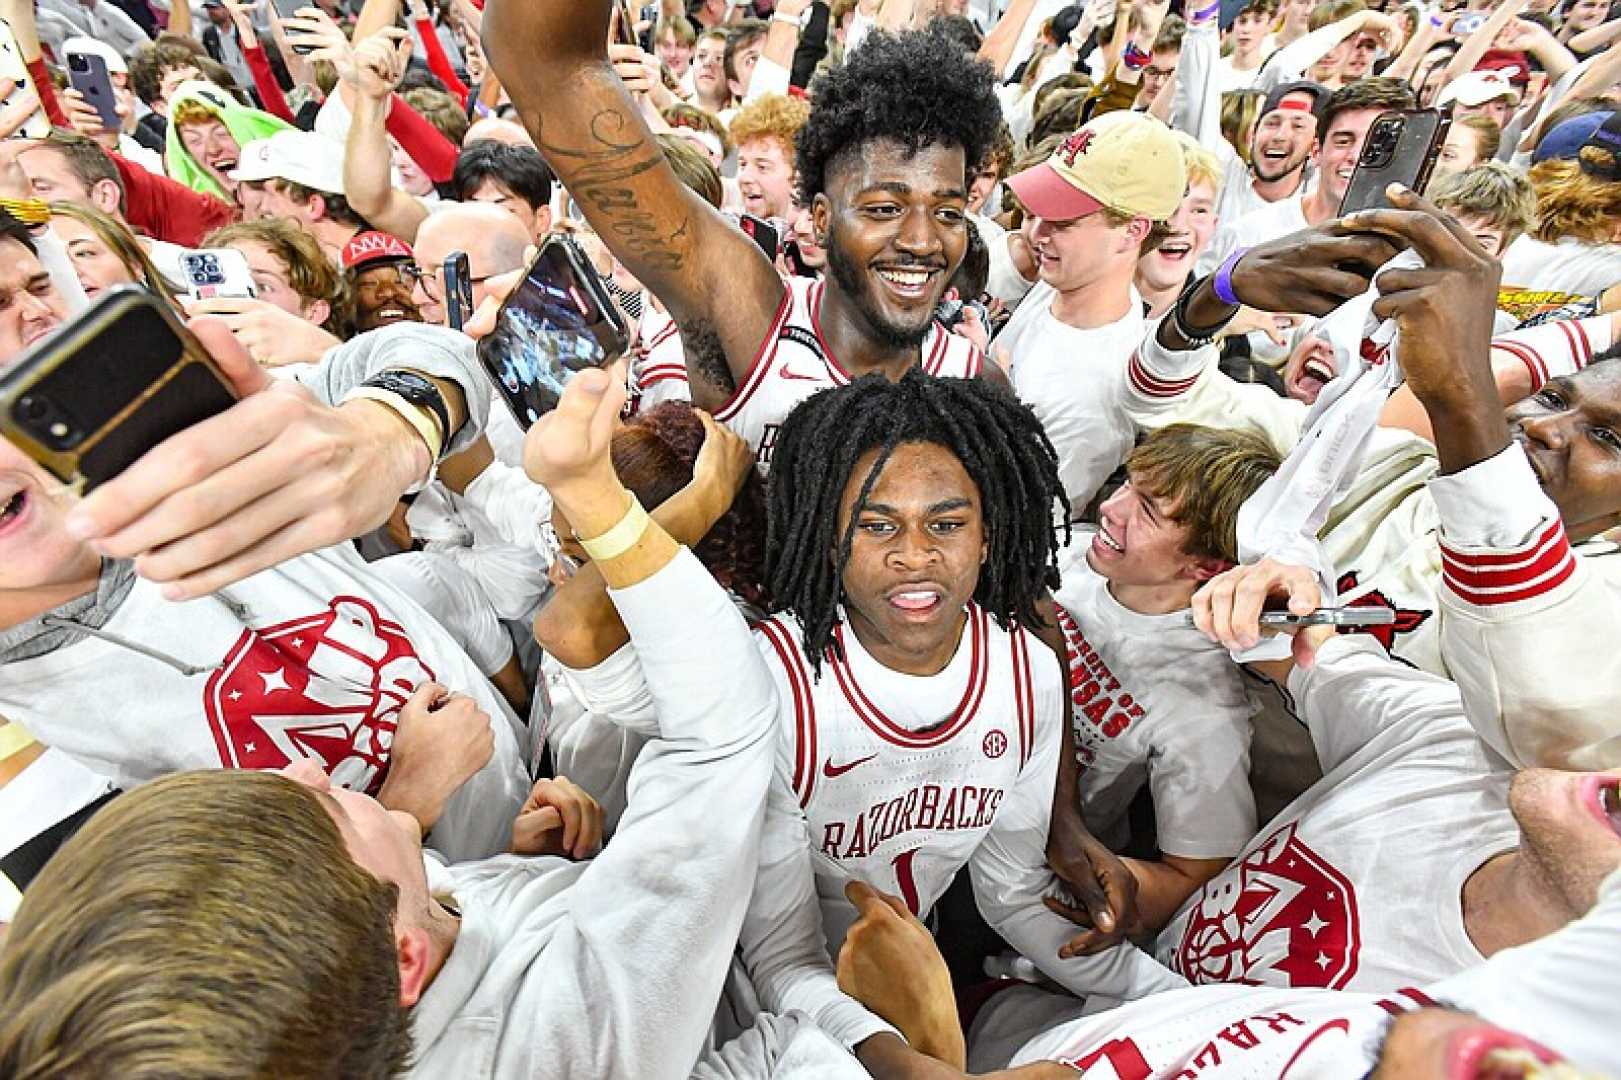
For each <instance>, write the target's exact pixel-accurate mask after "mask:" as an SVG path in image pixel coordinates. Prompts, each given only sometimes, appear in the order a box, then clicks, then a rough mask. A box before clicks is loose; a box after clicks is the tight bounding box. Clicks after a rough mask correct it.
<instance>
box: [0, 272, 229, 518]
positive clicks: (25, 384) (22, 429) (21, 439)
mask: <svg viewBox="0 0 1621 1080" xmlns="http://www.w3.org/2000/svg"><path fill="white" fill-rule="evenodd" d="M235 402H236V395H235V394H234V393H233V392H232V390H231V386H230V383H228V382H227V381H226V379H225V376H224V375H223V374H221V373H220V370H219V369H218V368H217V367H215V366H214V361H213V360H212V359H211V358H210V357H209V355H208V353H207V352H206V351H205V350H204V349H203V347H202V346H201V345H200V344H199V343H198V342H197V339H196V338H194V337H192V336H191V333H190V331H188V330H187V329H186V328H185V327H184V326H182V325H181V324H180V320H179V319H177V318H176V317H175V315H174V313H173V311H172V310H171V309H170V308H169V305H168V304H166V303H165V302H164V301H162V300H159V299H158V298H157V297H156V296H154V295H152V294H151V293H150V292H148V291H147V290H145V289H143V288H141V287H139V286H136V285H124V286H119V287H117V288H114V289H109V290H108V291H107V292H105V293H103V294H102V295H100V296H98V297H97V298H96V300H95V302H94V303H93V304H91V305H90V307H88V308H87V309H85V310H84V311H83V312H82V313H81V314H80V315H79V316H78V317H77V318H75V319H74V320H73V321H72V322H70V323H67V324H66V325H64V326H63V327H62V328H61V329H59V330H57V331H56V332H55V333H54V334H52V335H51V336H50V337H48V338H46V339H44V340H43V341H41V342H39V343H37V344H36V345H34V347H33V348H31V349H29V350H28V351H27V352H26V353H24V354H23V356H22V358H21V359H19V360H18V361H17V362H16V363H15V364H13V365H12V366H11V367H10V368H8V369H7V370H6V372H5V374H4V375H0V435H4V436H5V437H6V438H7V439H9V440H10V441H11V442H12V443H13V444H14V445H15V446H16V447H17V449H19V450H21V451H22V452H23V453H25V454H27V455H28V456H29V457H31V458H33V459H34V460H35V461H37V462H39V463H40V465H42V466H44V467H45V469H46V470H47V471H49V472H50V473H51V475H53V476H55V477H56V478H57V479H58V480H61V481H62V482H63V483H64V484H68V485H71V486H73V487H74V488H76V489H78V490H80V491H91V490H94V489H95V488H96V487H98V486H99V485H101V484H103V483H105V482H106V481H108V480H110V479H112V478H113V477H115V476H117V475H118V474H119V473H121V472H123V471H124V470H125V469H127V468H128V467H129V466H131V465H133V464H134V463H135V462H136V460H137V459H139V458H140V457H141V455H142V454H145V453H146V452H147V451H148V450H150V449H152V448H153V447H154V446H156V445H158V444H159V443H161V442H162V441H163V440H165V439H167V438H169V437H170V436H171V435H176V434H178V433H180V432H181V431H184V430H185V429H186V428H189V427H191V426H192V425H193V424H197V423H200V422H201V421H203V420H206V419H208V418H209V417H211V416H214V415H217V414H218V413H222V412H224V411H225V410H226V409H229V408H230V407H231V406H232V405H233V404H235Z"/></svg>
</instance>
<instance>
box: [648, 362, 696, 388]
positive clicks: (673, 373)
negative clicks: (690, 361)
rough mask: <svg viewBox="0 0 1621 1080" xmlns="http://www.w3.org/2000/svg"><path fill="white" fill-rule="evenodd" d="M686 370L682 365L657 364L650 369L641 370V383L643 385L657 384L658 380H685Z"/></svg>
mask: <svg viewBox="0 0 1621 1080" xmlns="http://www.w3.org/2000/svg"><path fill="white" fill-rule="evenodd" d="M686 377H687V369H686V366H685V365H684V364H657V365H655V366H653V367H650V368H643V369H642V375H641V381H642V382H643V383H650V382H658V381H659V380H660V379H685V378H686Z"/></svg>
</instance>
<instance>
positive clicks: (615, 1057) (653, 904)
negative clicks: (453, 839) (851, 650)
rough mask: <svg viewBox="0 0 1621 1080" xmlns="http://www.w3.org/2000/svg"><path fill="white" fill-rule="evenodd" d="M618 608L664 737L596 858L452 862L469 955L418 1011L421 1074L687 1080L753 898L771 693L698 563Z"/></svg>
mask: <svg viewBox="0 0 1621 1080" xmlns="http://www.w3.org/2000/svg"><path fill="white" fill-rule="evenodd" d="M612 596H613V600H614V604H615V606H616V607H618V609H619V613H620V615H621V616H622V617H623V618H624V620H625V625H626V626H627V627H628V628H629V629H630V632H631V635H632V637H633V638H634V639H635V640H636V641H637V642H638V644H639V645H640V647H641V649H640V658H641V662H642V669H643V671H644V672H645V674H646V678H647V683H648V686H649V688H650V691H651V693H652V695H653V698H654V700H655V702H656V705H657V715H658V717H659V725H658V726H659V737H658V738H656V739H654V740H652V741H651V742H649V743H648V745H647V746H646V748H645V749H644V750H643V753H642V755H641V757H640V758H639V759H638V761H637V764H636V769H635V772H634V775H633V776H632V777H631V784H630V805H629V808H628V809H627V811H626V813H625V816H624V818H623V820H622V821H621V822H620V826H619V832H618V833H617V834H616V835H615V837H614V840H613V843H611V844H610V845H608V847H607V848H606V849H604V851H603V853H602V854H601V855H598V856H597V857H596V858H595V859H593V860H591V861H590V862H588V863H569V862H565V861H563V860H560V859H524V858H519V857H516V856H502V857H498V858H495V859H490V860H487V861H485V862H482V863H478V864H473V865H469V866H463V867H452V868H451V869H450V870H449V871H448V874H449V878H450V881H451V883H452V885H453V889H454V894H455V898H456V901H457V903H458V904H459V906H460V908H461V912H462V928H461V933H460V935H459V936H458V937H457V941H456V947H455V949H454V951H452V953H451V954H450V958H449V959H448V961H447V962H446V963H445V966H444V967H443V968H442V969H441V970H440V972H439V974H438V976H437V977H436V978H435V980H434V982H433V984H432V985H431V986H430V987H429V988H428V992H427V993H426V994H425V995H423V998H422V1000H421V1001H420V1002H419V1003H418V1004H417V1006H416V1009H415V1011H414V1013H413V1017H412V1021H413V1025H414V1028H415V1034H416V1043H417V1047H418V1056H417V1060H416V1064H415V1066H414V1068H413V1070H412V1075H414V1076H421V1077H445V1078H455V1080H464V1078H474V1077H503V1078H504V1077H528V1076H556V1077H609V1076H613V1077H636V1078H637V1080H657V1078H659V1077H684V1076H687V1075H688V1074H689V1073H690V1072H691V1070H692V1068H693V1066H694V1063H695V1062H697V1060H698V1058H699V1056H700V1054H701V1053H703V1051H704V1047H705V1036H706V1034H707V1032H708V1030H709V1025H710V1021H711V1019H712V1017H713V1011H712V1004H713V1002H714V1001H715V1000H716V999H717V998H718V996H719V994H720V990H721V985H722V981H723V979H724V977H725V975H726V971H727V967H728V965H729V964H730V962H731V957H732V946H733V944H734V943H735V942H736V940H737V934H738V928H739V926H740V925H741V924H742V921H743V913H744V908H745V906H746V905H747V903H748V898H749V894H750V893H751V892H752V890H753V885H754V871H755V866H756V863H757V861H758V857H759V851H758V844H759V835H760V814H761V809H762V806H763V803H764V801H765V793H766V785H767V782H768V780H769V777H770V774H771V759H772V755H773V753H774V751H775V730H774V726H773V725H774V721H775V719H776V709H777V702H776V693H775V691H774V689H773V688H772V686H771V680H770V679H769V677H768V676H767V675H766V673H765V671H764V670H763V669H761V668H760V667H759V666H757V665H752V664H749V665H741V666H740V665H738V663H737V659H736V658H737V657H739V656H745V655H748V652H749V651H750V650H752V648H753V646H752V644H751V642H750V640H749V631H748V628H747V626H745V625H744V623H743V619H742V617H741V616H740V615H738V614H737V612H736V610H735V609H734V608H733V607H732V604H731V602H730V601H729V600H728V599H727V597H726V594H725V593H724V592H723V591H722V590H721V589H720V587H719V586H718V585H716V584H715V583H714V581H713V579H711V578H710V576H709V573H708V571H706V570H705V569H704V568H703V567H702V565H700V564H699V562H698V560H697V559H695V558H693V556H692V554H691V553H690V552H687V551H682V552H681V553H680V554H679V555H678V556H677V558H676V559H675V561H674V562H672V563H671V564H670V565H669V566H667V567H665V568H664V569H662V570H660V571H659V572H658V573H657V574H655V575H653V576H652V577H651V578H649V579H647V580H646V581H643V582H641V583H639V584H637V585H635V586H632V587H630V588H628V589H619V590H613V591H612Z"/></svg>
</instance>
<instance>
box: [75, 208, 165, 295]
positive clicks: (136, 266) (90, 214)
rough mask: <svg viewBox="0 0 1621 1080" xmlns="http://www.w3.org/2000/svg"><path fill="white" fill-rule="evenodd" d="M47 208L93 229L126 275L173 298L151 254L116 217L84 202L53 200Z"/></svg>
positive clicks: (160, 293) (159, 293)
mask: <svg viewBox="0 0 1621 1080" xmlns="http://www.w3.org/2000/svg"><path fill="white" fill-rule="evenodd" d="M50 210H51V216H52V217H67V218H72V219H73V220H74V221H77V222H79V223H80V224H81V225H84V226H85V227H86V228H88V229H89V230H90V231H91V232H93V233H95V234H96V236H97V237H98V238H99V239H100V240H101V242H102V243H103V244H106V245H107V249H108V250H109V251H111V252H112V253H113V254H114V255H116V256H118V261H119V262H121V263H123V264H124V269H125V270H128V271H129V274H130V276H131V277H133V278H134V279H135V280H137V281H139V282H140V283H141V284H142V285H145V286H146V287H147V288H148V289H151V290H152V291H153V292H154V293H157V294H158V295H159V296H161V297H163V298H164V299H166V300H173V299H175V297H176V296H178V295H179V290H177V289H176V288H175V287H174V286H173V285H171V284H170V283H169V279H168V278H166V277H164V276H163V275H162V274H160V273H158V268H157V267H156V266H154V265H152V259H151V257H150V256H148V255H147V253H146V250H145V249H144V248H142V247H141V242H140V241H139V240H137V239H135V234H134V233H132V232H130V231H129V228H128V227H127V226H125V225H124V224H123V223H122V222H120V221H118V220H117V219H116V218H111V217H108V216H107V215H106V214H103V213H102V212H101V211H100V210H97V209H96V208H95V207H93V206H86V205H85V204H84V203H72V202H54V203H51V205H50Z"/></svg>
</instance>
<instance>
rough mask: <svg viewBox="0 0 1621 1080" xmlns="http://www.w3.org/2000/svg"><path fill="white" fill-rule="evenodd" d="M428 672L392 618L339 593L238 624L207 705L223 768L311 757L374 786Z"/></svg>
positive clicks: (353, 785) (342, 778)
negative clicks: (266, 623) (275, 620)
mask: <svg viewBox="0 0 1621 1080" xmlns="http://www.w3.org/2000/svg"><path fill="white" fill-rule="evenodd" d="M433 677H434V675H433V672H432V671H431V670H430V669H429V668H428V667H427V665H425V664H424V663H423V662H422V661H421V660H419V659H418V658H417V655H416V650H415V648H414V647H413V646H412V645H411V641H410V639H409V638H407V637H406V636H405V631H404V630H403V629H401V627H400V626H399V625H398V624H397V623H392V622H388V621H387V620H385V619H383V618H382V617H381V616H380V615H379V614H378V612H377V609H376V608H375V607H373V606H372V605H371V604H370V603H368V602H367V601H365V600H360V599H357V598H356V597H353V596H339V597H336V598H334V599H333V601H332V606H331V607H330V608H328V609H327V610H326V611H323V612H320V613H319V614H316V615H311V616H309V617H308V618H303V619H295V620H293V621H291V622H285V623H282V624H281V625H279V626H272V627H269V628H267V629H263V630H247V631H244V632H243V634H242V636H241V638H239V639H238V640H237V642H236V644H235V646H233V647H232V649H231V651H230V652H229V653H228V654H226V657H225V660H224V662H223V663H222V664H221V665H220V669H219V670H218V671H216V672H215V673H214V675H213V677H212V678H210V679H209V680H208V687H207V689H206V690H205V691H204V693H205V707H206V710H207V712H208V722H209V725H210V726H211V727H212V728H213V731H214V741H215V743H216V744H217V745H218V748H219V754H220V762H221V764H223V765H224V766H225V767H226V768H235V769H279V768H281V767H282V766H284V765H287V764H290V763H291V762H294V761H297V760H299V759H300V758H314V759H315V760H317V761H319V762H320V763H321V765H322V766H323V767H324V768H325V769H326V771H327V773H328V774H330V775H331V777H332V780H333V782H334V783H336V784H341V785H342V786H343V787H346V788H349V789H350V790H352V791H365V792H368V793H370V794H376V792H377V790H378V788H380V787H381V786H382V783H383V778H384V776H385V775H387V773H388V752H389V747H390V746H391V745H392V744H393V741H394V728H395V724H396V722H397V719H398V717H399V713H400V709H401V708H403V707H404V705H405V703H406V701H407V700H409V698H410V696H411V693H412V691H414V690H415V689H416V688H417V687H418V686H420V685H422V684H423V683H424V682H427V681H429V680H431V679H432V678H433Z"/></svg>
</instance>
